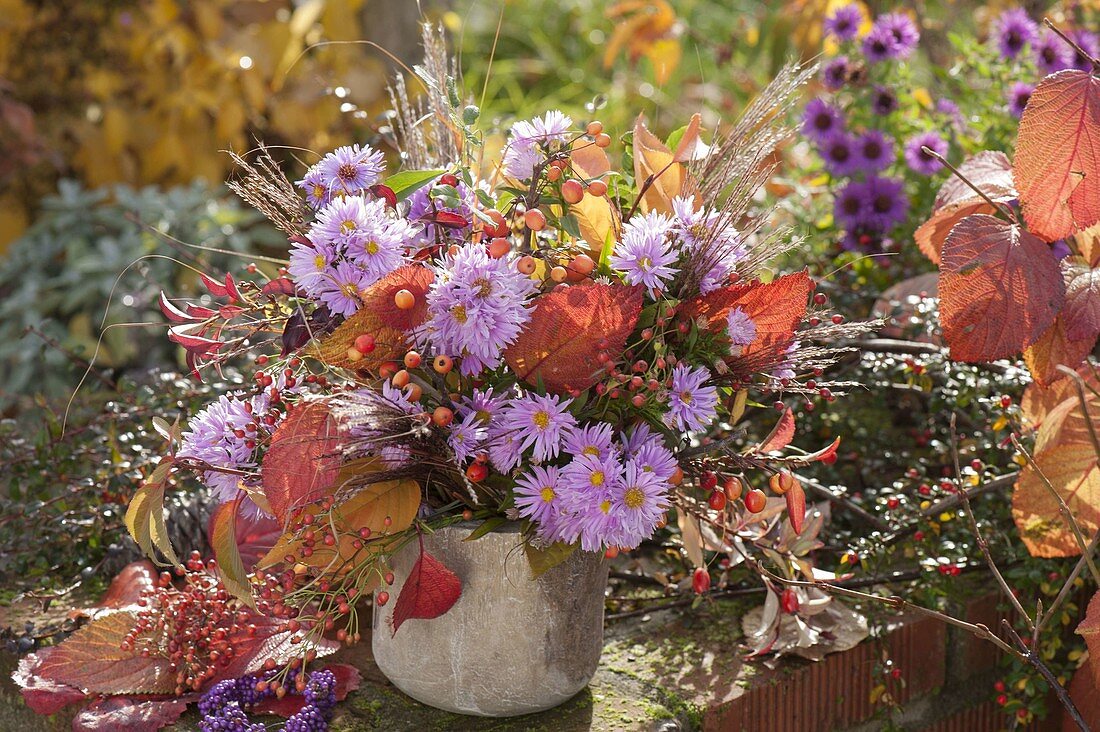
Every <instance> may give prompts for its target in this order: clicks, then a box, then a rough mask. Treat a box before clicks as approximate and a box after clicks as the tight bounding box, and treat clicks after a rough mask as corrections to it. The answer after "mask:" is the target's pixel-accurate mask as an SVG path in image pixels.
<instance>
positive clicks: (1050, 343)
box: [1024, 316, 1093, 386]
mask: <svg viewBox="0 0 1100 732" xmlns="http://www.w3.org/2000/svg"><path fill="white" fill-rule="evenodd" d="M1092 345H1093V344H1092V341H1087V340H1081V341H1074V340H1070V339H1069V338H1068V337H1067V336H1066V326H1065V321H1064V320H1063V319H1062V317H1061V316H1058V317H1057V318H1055V320H1054V323H1053V324H1052V325H1051V326H1050V327H1049V328H1047V329H1046V331H1045V332H1044V333H1043V334H1042V335H1041V336H1039V340H1037V341H1035V343H1033V344H1031V345H1030V346H1028V347H1027V348H1025V349H1024V363H1026V364H1027V369H1028V371H1030V372H1031V377H1032V378H1033V379H1035V381H1037V382H1039V383H1040V384H1042V385H1044V386H1046V385H1050V384H1053V383H1054V382H1055V381H1057V380H1058V379H1061V378H1064V377H1065V374H1063V373H1062V372H1061V371H1059V370H1058V367H1059V366H1066V367H1068V368H1071V369H1075V368H1077V367H1078V366H1079V365H1080V364H1081V362H1082V361H1084V360H1085V356H1087V355H1088V354H1089V351H1091V350H1092Z"/></svg>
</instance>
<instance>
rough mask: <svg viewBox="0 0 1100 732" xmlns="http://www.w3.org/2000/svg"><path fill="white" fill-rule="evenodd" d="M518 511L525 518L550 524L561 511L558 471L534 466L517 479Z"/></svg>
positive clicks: (549, 467)
mask: <svg viewBox="0 0 1100 732" xmlns="http://www.w3.org/2000/svg"><path fill="white" fill-rule="evenodd" d="M513 493H514V494H515V500H516V509H517V510H518V511H519V514H520V515H521V516H523V517H524V518H529V519H532V520H534V521H538V522H539V523H543V522H549V521H550V520H551V519H552V518H553V517H554V515H555V514H557V513H558V512H559V511H560V510H561V506H560V503H561V501H560V500H559V498H558V469H557V468H555V467H553V466H548V467H542V466H538V465H536V466H533V467H532V468H531V469H530V470H529V471H528V472H526V473H524V474H523V475H521V476H520V477H519V478H516V483H515V488H514V489H513Z"/></svg>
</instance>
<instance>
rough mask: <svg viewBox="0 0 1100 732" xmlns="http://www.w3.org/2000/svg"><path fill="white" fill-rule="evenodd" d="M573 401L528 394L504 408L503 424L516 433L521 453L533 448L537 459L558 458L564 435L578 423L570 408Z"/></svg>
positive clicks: (551, 396) (552, 396)
mask: <svg viewBox="0 0 1100 732" xmlns="http://www.w3.org/2000/svg"><path fill="white" fill-rule="evenodd" d="M571 403H572V400H570V399H566V400H565V401H561V400H560V399H559V398H558V397H556V396H554V395H547V396H539V395H538V394H528V395H527V396H525V397H520V398H517V399H514V400H513V401H512V402H511V403H510V404H509V405H508V406H507V407H506V408H505V410H504V412H503V414H502V415H501V425H502V426H503V427H504V428H505V429H508V430H512V431H514V432H515V436H516V440H517V441H518V442H519V450H520V451H521V452H522V451H523V450H526V449H528V448H533V449H532V452H533V454H534V456H535V459H536V460H549V459H550V458H553V457H557V455H558V452H559V451H560V450H561V441H562V438H563V437H564V436H565V435H566V434H568V433H569V431H570V430H572V429H574V428H575V427H576V426H577V420H576V418H575V417H573V415H572V414H570V413H569V411H568V409H569V405H570V404H571Z"/></svg>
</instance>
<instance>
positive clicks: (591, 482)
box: [558, 455, 623, 513]
mask: <svg viewBox="0 0 1100 732" xmlns="http://www.w3.org/2000/svg"><path fill="white" fill-rule="evenodd" d="M622 474H623V465H622V463H620V462H619V461H618V460H617V459H616V458H614V457H606V458H601V457H600V456H599V455H577V456H576V457H574V458H573V459H572V460H571V461H569V464H567V465H566V466H565V467H564V468H562V469H561V473H560V475H559V481H558V484H559V485H560V486H561V488H562V491H561V493H562V507H563V508H564V509H565V510H566V511H570V512H574V513H580V512H582V511H583V510H584V509H585V507H586V506H587V504H588V502H589V497H590V496H591V495H592V494H594V493H597V494H598V493H602V492H603V491H607V490H609V489H610V488H611V486H612V485H613V484H614V483H615V481H617V480H619V478H621V477H622Z"/></svg>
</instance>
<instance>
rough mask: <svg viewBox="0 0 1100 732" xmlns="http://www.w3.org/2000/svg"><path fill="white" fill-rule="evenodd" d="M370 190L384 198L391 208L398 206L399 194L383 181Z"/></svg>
mask: <svg viewBox="0 0 1100 732" xmlns="http://www.w3.org/2000/svg"><path fill="white" fill-rule="evenodd" d="M370 192H371V193H373V194H374V195H375V196H377V197H378V198H381V199H384V200H385V201H386V205H387V206H389V207H390V208H397V194H395V193H394V192H393V189H392V188H390V187H389V186H384V185H382V184H381V183H379V184H378V185H373V186H371V187H370Z"/></svg>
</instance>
